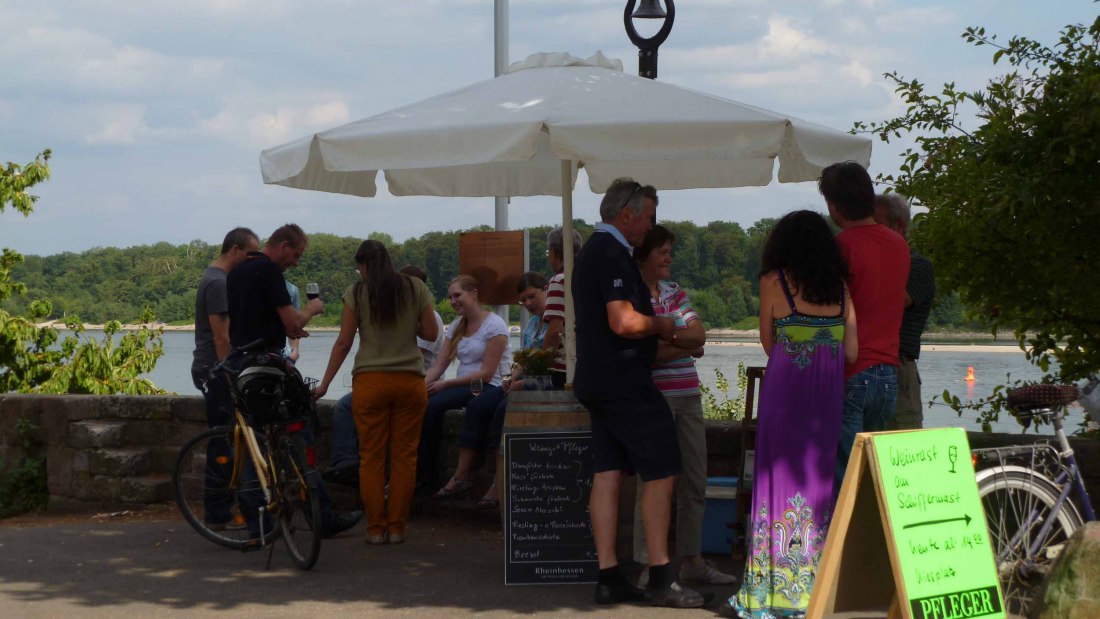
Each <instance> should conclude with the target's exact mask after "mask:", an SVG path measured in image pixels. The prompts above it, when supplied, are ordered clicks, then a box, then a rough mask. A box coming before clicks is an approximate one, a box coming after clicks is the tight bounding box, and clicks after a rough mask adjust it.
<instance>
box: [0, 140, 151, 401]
mask: <svg viewBox="0 0 1100 619" xmlns="http://www.w3.org/2000/svg"><path fill="white" fill-rule="evenodd" d="M49 158H50V151H48V150H46V151H44V152H42V153H41V154H40V155H39V156H38V157H36V158H35V160H34V161H33V162H32V163H29V164H27V165H24V166H20V165H16V164H14V163H7V164H6V165H4V166H3V167H2V168H0V213H3V211H4V210H5V209H6V208H7V207H8V206H9V205H10V206H12V207H13V208H14V209H15V210H17V211H19V212H20V213H22V214H23V215H24V216H27V215H30V213H31V212H32V211H33V210H34V204H35V202H37V201H38V197H37V196H34V195H31V194H29V193H27V191H28V190H29V189H30V188H32V187H33V186H34V185H36V184H37V183H40V182H42V181H45V180H46V179H48V178H49V177H50V169H49V163H48V162H49ZM22 263H23V256H22V255H20V254H18V253H17V252H14V251H12V250H10V249H7V248H5V249H4V251H3V256H2V258H0V302H4V301H7V300H9V299H11V298H13V297H14V298H15V299H17V300H19V301H21V303H19V304H18V305H19V307H20V308H21V309H22V310H23V311H22V313H21V314H15V313H11V312H9V311H8V310H6V309H0V393H8V392H11V391H17V392H35V393H93V394H111V393H125V394H130V395H138V394H148V393H163V391H162V390H160V389H158V388H157V387H156V386H155V385H153V383H152V382H150V381H149V380H148V379H146V378H141V375H142V374H145V373H148V372H149V371H151V370H152V369H153V367H154V366H155V365H156V360H157V359H158V358H159V357H160V356H161V354H163V350H162V342H161V334H162V332H163V330H161V329H150V328H148V327H142V328H141V329H139V330H137V331H129V332H126V333H125V334H123V335H122V336H121V337H120V338H119V340H118V342H117V343H116V342H115V335H117V334H118V333H119V331H120V329H121V328H122V325H121V323H119V322H118V321H109V322H107V325H106V327H105V329H104V335H103V339H102V340H101V341H100V340H96V339H95V338H93V337H89V336H87V335H86V334H84V333H83V327H82V326H81V324H80V319H79V317H77V316H76V315H69V316H68V318H67V321H66V323H67V326H68V328H69V329H70V330H71V331H72V333H73V334H72V335H68V336H66V337H64V338H60V339H59V335H60V334H59V332H58V330H57V329H55V328H53V327H52V326H42V327H40V326H37V324H36V323H38V322H39V321H41V320H43V319H46V318H48V317H50V316H51V315H52V314H53V312H54V307H53V304H52V303H50V302H49V301H48V300H46V299H45V298H37V295H35V297H36V298H32V299H28V298H27V289H28V287H27V285H26V283H24V282H22V281H20V280H18V279H16V278H15V277H14V276H13V272H14V271H15V270H16V269H17V268H18V267H19V266H20V265H21V264H22ZM73 266H74V267H75V266H76V263H73ZM85 275H86V276H89V277H92V278H95V277H98V274H97V272H96V269H95V265H90V267H88V268H87V269H86V271H85ZM98 301H99V302H100V303H104V304H105V305H108V306H110V300H109V299H106V300H105V299H99V300H98ZM139 318H140V319H141V320H142V322H151V321H152V319H153V314H152V312H150V311H148V309H146V310H144V311H143V312H142V313H141V315H140V317H139Z"/></svg>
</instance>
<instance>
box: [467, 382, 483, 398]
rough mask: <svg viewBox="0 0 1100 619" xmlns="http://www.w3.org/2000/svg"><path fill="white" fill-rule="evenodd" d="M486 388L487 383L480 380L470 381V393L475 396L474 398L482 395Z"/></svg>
mask: <svg viewBox="0 0 1100 619" xmlns="http://www.w3.org/2000/svg"><path fill="white" fill-rule="evenodd" d="M484 388H485V383H484V382H482V380H481V379H480V378H475V379H473V380H471V381H470V393H472V394H474V397H475V398H476V397H477V396H479V395H481V391H482V389H484Z"/></svg>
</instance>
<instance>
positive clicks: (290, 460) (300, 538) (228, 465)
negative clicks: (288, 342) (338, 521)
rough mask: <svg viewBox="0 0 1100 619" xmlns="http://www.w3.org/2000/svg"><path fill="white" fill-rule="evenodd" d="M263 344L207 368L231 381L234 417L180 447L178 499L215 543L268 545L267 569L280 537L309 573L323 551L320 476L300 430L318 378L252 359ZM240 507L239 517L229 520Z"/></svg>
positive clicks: (309, 415) (274, 359)
mask: <svg viewBox="0 0 1100 619" xmlns="http://www.w3.org/2000/svg"><path fill="white" fill-rule="evenodd" d="M261 343H262V340H256V341H255V342H252V343H250V344H247V345H245V346H242V347H240V348H237V349H234V350H233V351H232V352H231V353H230V354H229V355H228V356H226V358H225V359H224V360H223V361H222V362H220V363H218V364H217V365H215V366H214V367H212V368H211V369H210V372H209V380H213V379H215V378H216V377H218V376H219V375H220V374H223V373H224V374H225V375H226V378H227V379H228V380H229V384H230V393H231V394H232V396H233V402H234V405H235V410H234V419H235V422H234V423H233V424H232V425H230V426H219V427H215V428H211V429H209V430H206V431H205V432H202V433H201V434H199V435H198V436H196V437H195V438H193V439H191V440H190V441H189V442H188V443H187V444H186V445H184V446H183V448H182V449H181V450H180V452H179V456H178V457H177V459H176V466H175V470H174V472H173V485H174V488H175V493H176V503H177V504H178V505H179V508H180V512H182V514H183V517H184V519H185V520H187V522H188V523H189V524H190V525H191V527H192V528H194V529H195V530H196V531H197V532H198V533H199V534H200V535H202V536H203V537H204V538H206V539H208V540H210V541H212V542H214V543H215V544H218V545H220V546H224V547H226V548H231V549H235V550H242V551H247V550H258V549H260V548H263V547H265V546H269V545H270V546H271V552H270V553H269V554H268V559H267V566H268V568H270V567H271V556H272V554H273V553H274V545H273V542H274V541H275V540H276V538H278V537H282V538H283V541H284V542H285V545H286V549H287V552H288V553H289V554H290V557H291V560H292V561H293V562H294V564H295V565H296V566H297V567H298V568H299V569H302V570H308V569H310V568H312V567H313V566H314V564H316V563H317V559H318V557H319V556H320V552H321V536H322V527H321V504H320V498H319V490H318V488H319V485H320V481H319V473H318V471H317V470H316V468H315V462H314V461H313V457H312V450H311V449H307V447H306V444H305V440H304V439H303V437H302V436H301V431H302V430H303V429H305V427H306V424H307V423H310V422H311V421H312V420H313V419H314V418H315V417H316V411H315V409H314V404H313V398H312V396H311V393H310V390H311V388H312V386H313V384H315V383H316V380H315V379H303V378H302V376H301V374H300V373H299V372H298V370H297V369H295V368H294V366H293V365H290V364H289V363H287V362H285V361H284V360H283V359H282V357H281V356H280V355H276V354H267V353H259V354H256V355H251V356H248V355H249V353H250V352H251V351H252V350H254V349H256V348H258V347H259V345H260V344H261ZM246 356H248V357H247V359H246ZM249 421H251V424H250V423H249ZM256 428H258V429H259V430H260V431H257V429H256ZM238 505H239V509H240V511H241V514H238V516H237V517H236V522H235V521H234V520H232V519H231V520H229V521H226V520H225V518H229V517H230V515H229V514H230V513H231V510H232V509H233V508H235V507H237V506H238ZM245 514H249V515H250V516H248V518H246V517H245V516H244V515H245ZM208 517H209V518H210V519H211V520H213V521H208V519H207V518H208ZM248 519H251V520H252V522H251V523H249V522H248ZM272 520H274V522H275V523H276V525H277V526H272V524H271V522H272ZM242 521H243V522H242ZM246 524H247V526H244V525H246ZM256 529H258V534H257V533H256Z"/></svg>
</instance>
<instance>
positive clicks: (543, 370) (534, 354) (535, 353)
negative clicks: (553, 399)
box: [512, 348, 555, 391]
mask: <svg viewBox="0 0 1100 619" xmlns="http://www.w3.org/2000/svg"><path fill="white" fill-rule="evenodd" d="M554 354H555V351H553V350H544V349H542V348H524V349H523V350H521V351H519V352H517V353H516V354H515V356H514V357H513V358H512V359H513V361H515V362H516V365H518V366H519V368H520V371H521V374H522V378H523V388H524V389H528V390H530V389H536V390H540V391H543V390H547V389H550V388H551V387H550V384H551V383H550V364H551V362H553V361H554Z"/></svg>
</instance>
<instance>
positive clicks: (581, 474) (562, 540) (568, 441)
mask: <svg viewBox="0 0 1100 619" xmlns="http://www.w3.org/2000/svg"><path fill="white" fill-rule="evenodd" d="M591 447H592V433H591V432H587V431H581V432H511V431H507V430H506V431H505V434H504V464H505V472H504V474H505V479H507V480H508V483H507V484H505V487H504V507H505V515H504V517H505V522H504V546H505V558H504V584H506V585H551V584H575V583H594V582H596V579H597V577H598V576H599V572H600V567H599V562H598V561H597V560H596V544H595V542H594V541H593V539H592V523H591V520H590V519H589V516H588V497H589V495H590V494H591V492H592V455H591Z"/></svg>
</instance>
